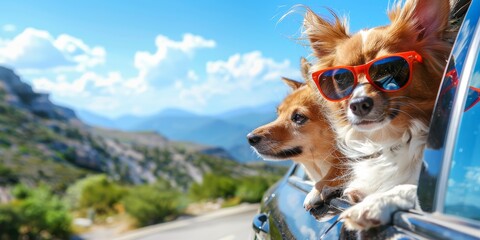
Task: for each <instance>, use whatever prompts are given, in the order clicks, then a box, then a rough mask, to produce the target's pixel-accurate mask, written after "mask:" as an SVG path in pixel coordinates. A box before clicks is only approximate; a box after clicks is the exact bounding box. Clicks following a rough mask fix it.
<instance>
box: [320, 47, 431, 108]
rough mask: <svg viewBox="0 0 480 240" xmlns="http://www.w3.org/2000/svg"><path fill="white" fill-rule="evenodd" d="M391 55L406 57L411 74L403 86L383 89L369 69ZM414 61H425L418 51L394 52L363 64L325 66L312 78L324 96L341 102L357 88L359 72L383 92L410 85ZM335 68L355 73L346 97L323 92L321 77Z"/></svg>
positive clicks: (332, 100)
mask: <svg viewBox="0 0 480 240" xmlns="http://www.w3.org/2000/svg"><path fill="white" fill-rule="evenodd" d="M389 57H401V58H403V59H405V60H406V61H407V63H408V67H409V69H410V74H409V76H408V80H407V82H406V83H405V85H404V86H402V87H401V88H399V89H395V90H386V89H383V88H381V87H379V86H377V85H376V84H375V81H373V80H372V78H371V77H370V74H369V73H368V69H369V68H370V67H371V66H372V64H374V63H375V62H377V61H380V60H383V59H385V58H389ZM414 61H417V62H420V63H423V59H422V56H420V54H418V53H417V52H416V51H408V52H400V53H394V54H389V55H385V56H382V57H379V58H375V59H373V60H371V61H369V62H367V63H365V64H363V65H358V66H335V67H330V68H325V69H322V70H319V71H316V72H313V73H312V79H313V81H314V82H315V85H317V88H318V90H319V91H320V93H321V94H322V96H323V97H324V98H325V99H327V100H329V101H331V102H340V101H343V100H345V99H347V98H349V97H350V95H352V93H353V89H355V87H356V86H357V84H358V75H359V74H364V75H365V77H366V78H367V80H368V82H369V83H370V84H371V85H373V86H374V87H375V88H377V89H378V90H380V91H382V92H396V91H400V90H402V89H404V88H406V87H407V86H408V85H410V82H411V80H412V70H413V62H414ZM334 69H347V70H349V71H351V72H352V73H353V86H352V93H350V94H348V95H346V96H345V97H343V98H340V99H332V98H329V97H327V95H326V94H325V93H324V92H323V90H322V88H321V87H320V82H319V77H320V76H321V75H322V74H323V73H325V72H326V71H330V70H334Z"/></svg>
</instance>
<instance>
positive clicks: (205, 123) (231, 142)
mask: <svg viewBox="0 0 480 240" xmlns="http://www.w3.org/2000/svg"><path fill="white" fill-rule="evenodd" d="M276 106H277V103H268V104H264V105H260V106H256V107H244V108H239V109H234V110H231V111H228V112H224V113H221V114H215V115H199V114H195V113H192V112H188V111H185V110H181V109H165V110H163V111H161V112H159V113H157V114H154V115H151V116H144V117H140V116H133V115H125V116H121V117H119V118H115V119H111V118H107V117H103V116H100V115H97V114H94V113H91V112H88V111H85V110H80V111H77V113H78V116H79V118H80V119H82V120H83V121H84V122H86V123H88V124H90V125H93V126H100V127H105V128H113V129H120V130H125V131H156V132H158V133H160V134H162V135H164V136H165V137H167V138H169V139H172V140H176V141H189V142H195V143H200V144H205V145H210V146H218V147H221V148H224V149H225V150H226V151H227V152H228V153H229V154H230V155H231V156H233V158H234V159H236V160H237V161H239V162H252V161H259V160H260V159H259V158H258V157H257V156H256V154H254V153H253V151H252V150H251V148H250V146H249V145H248V143H247V140H246V135H247V134H248V133H249V132H250V131H252V130H253V129H255V128H257V127H259V126H261V125H263V124H265V123H268V122H270V121H272V120H274V119H275V117H276V114H275V109H276Z"/></svg>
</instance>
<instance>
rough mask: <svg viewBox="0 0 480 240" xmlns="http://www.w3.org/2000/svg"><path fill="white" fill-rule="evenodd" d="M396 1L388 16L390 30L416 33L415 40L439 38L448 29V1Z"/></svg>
mask: <svg viewBox="0 0 480 240" xmlns="http://www.w3.org/2000/svg"><path fill="white" fill-rule="evenodd" d="M402 3H403V1H400V0H398V1H397V2H396V4H394V5H393V8H392V9H391V10H390V11H389V13H388V15H389V18H390V21H392V25H391V26H392V27H393V28H392V30H393V31H400V30H402V29H407V30H409V33H416V35H417V36H416V37H417V40H418V41H420V40H422V39H425V38H429V37H435V38H441V37H442V34H443V33H444V31H445V29H446V28H447V27H448V22H449V14H450V1H449V0H406V1H405V3H404V4H403V7H402Z"/></svg>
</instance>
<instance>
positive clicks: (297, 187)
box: [253, 164, 340, 239]
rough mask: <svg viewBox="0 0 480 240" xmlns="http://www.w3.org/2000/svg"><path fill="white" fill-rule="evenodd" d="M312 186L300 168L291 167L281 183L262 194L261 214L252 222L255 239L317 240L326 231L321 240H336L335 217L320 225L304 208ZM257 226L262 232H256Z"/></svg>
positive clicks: (338, 231) (298, 166) (337, 225)
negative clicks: (304, 202) (304, 201)
mask: <svg viewBox="0 0 480 240" xmlns="http://www.w3.org/2000/svg"><path fill="white" fill-rule="evenodd" d="M312 187H313V182H312V181H310V180H309V179H308V176H307V174H306V173H305V170H304V168H303V166H302V165H299V164H294V165H293V166H292V168H291V169H290V170H289V172H288V173H287V175H286V176H285V177H284V178H283V180H282V181H280V182H279V183H278V184H277V185H276V186H274V187H273V188H272V189H270V191H268V192H267V193H266V194H265V196H264V199H263V204H262V207H261V209H260V213H259V215H257V216H256V217H255V219H254V222H253V225H254V229H256V232H257V234H256V238H257V239H320V237H322V235H323V234H324V233H325V232H327V230H329V231H328V233H327V235H325V236H323V239H338V238H339V234H340V225H339V224H337V222H336V218H337V217H334V218H332V219H330V220H328V221H324V222H320V221H317V220H316V219H315V217H314V216H312V215H311V214H310V213H309V212H307V211H305V209H304V208H303V200H304V199H305V197H306V195H307V193H308V192H309V191H310V190H311V189H312ZM260 218H262V219H260ZM255 226H257V227H255ZM258 226H261V227H260V228H263V229H262V230H259V227H258Z"/></svg>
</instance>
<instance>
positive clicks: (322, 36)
mask: <svg viewBox="0 0 480 240" xmlns="http://www.w3.org/2000/svg"><path fill="white" fill-rule="evenodd" d="M329 11H330V13H331V14H332V15H333V17H334V21H328V20H326V19H323V18H322V17H320V16H318V15H317V14H315V13H314V12H313V11H312V10H310V9H307V11H306V13H305V18H304V21H303V27H304V34H305V35H306V36H307V37H308V40H309V41H310V46H311V48H312V50H313V53H314V55H315V56H316V57H317V58H322V57H324V56H326V55H328V54H331V53H332V52H334V51H335V46H336V45H337V44H338V42H339V41H342V40H345V39H347V38H349V36H348V33H347V32H348V31H347V27H346V24H345V21H342V20H341V19H340V18H339V17H338V16H337V15H336V14H335V13H334V12H333V11H331V10H329Z"/></svg>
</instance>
